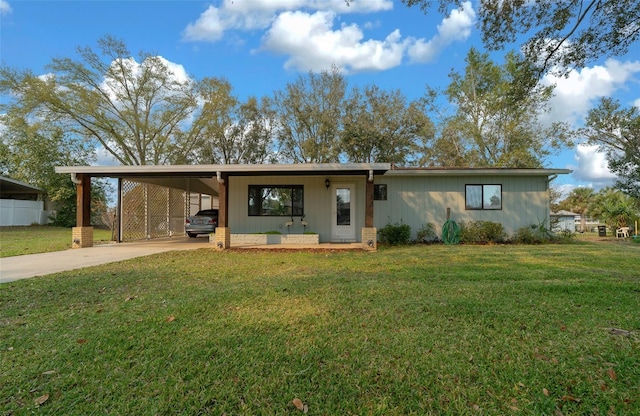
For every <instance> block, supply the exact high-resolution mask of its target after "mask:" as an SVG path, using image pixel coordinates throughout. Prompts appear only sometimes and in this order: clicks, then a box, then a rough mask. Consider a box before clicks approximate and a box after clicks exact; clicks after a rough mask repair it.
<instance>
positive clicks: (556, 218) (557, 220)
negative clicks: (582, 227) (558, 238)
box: [551, 210, 580, 233]
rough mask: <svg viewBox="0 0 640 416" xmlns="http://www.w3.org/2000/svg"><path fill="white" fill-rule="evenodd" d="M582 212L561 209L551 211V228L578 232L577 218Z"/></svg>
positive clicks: (556, 230)
mask: <svg viewBox="0 0 640 416" xmlns="http://www.w3.org/2000/svg"><path fill="white" fill-rule="evenodd" d="M579 216H580V214H576V213H575V212H571V211H565V210H560V211H558V212H552V213H551V230H552V231H555V232H558V231H569V232H572V233H575V232H576V218H578V217H579Z"/></svg>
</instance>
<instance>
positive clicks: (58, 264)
mask: <svg viewBox="0 0 640 416" xmlns="http://www.w3.org/2000/svg"><path fill="white" fill-rule="evenodd" d="M199 248H211V249H213V244H211V243H209V238H208V237H206V238H205V237H199V238H188V237H174V238H163V239H158V240H149V241H137V242H130V243H120V244H105V245H98V246H94V247H88V248H78V249H69V250H64V251H55V252H51V253H40V254H27V255H24V256H15V257H4V258H0V283H7V282H13V281H14V280H20V279H26V278H29V277H35V276H44V275H47V274H51V273H58V272H63V271H67V270H75V269H81V268H83V267H90V266H97V265H100V264H106V263H113V262H117V261H122V260H128V259H132V258H135V257H143V256H149V255H151V254H156V253H162V252H165V251H174V250H195V249H199Z"/></svg>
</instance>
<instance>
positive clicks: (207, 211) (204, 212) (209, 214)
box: [196, 209, 218, 217]
mask: <svg viewBox="0 0 640 416" xmlns="http://www.w3.org/2000/svg"><path fill="white" fill-rule="evenodd" d="M217 215H218V210H217V209H203V210H202V211H198V213H197V214H196V217H197V216H206V217H215V216H217Z"/></svg>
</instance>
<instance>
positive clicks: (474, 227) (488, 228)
mask: <svg viewBox="0 0 640 416" xmlns="http://www.w3.org/2000/svg"><path fill="white" fill-rule="evenodd" d="M506 239H507V233H506V232H505V231H504V227H503V226H502V224H500V223H497V222H491V221H469V222H466V223H465V222H462V223H460V242H462V243H476V244H486V243H503V242H504V241H505V240H506Z"/></svg>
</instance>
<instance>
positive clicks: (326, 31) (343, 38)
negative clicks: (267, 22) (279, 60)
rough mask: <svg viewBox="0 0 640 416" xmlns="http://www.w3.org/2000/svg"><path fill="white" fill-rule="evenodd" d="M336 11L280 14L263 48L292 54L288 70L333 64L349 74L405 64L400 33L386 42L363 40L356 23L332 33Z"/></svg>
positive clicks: (312, 68) (390, 36) (389, 36)
mask: <svg viewBox="0 0 640 416" xmlns="http://www.w3.org/2000/svg"><path fill="white" fill-rule="evenodd" d="M334 19H335V14H334V13H333V12H316V13H313V14H308V13H305V12H300V11H295V12H284V13H281V14H280V15H279V16H278V18H277V19H276V21H275V22H274V23H273V25H272V26H271V28H270V29H269V31H268V32H267V34H266V35H265V37H264V45H263V46H264V48H265V49H268V50H270V51H273V52H276V53H282V54H286V55H289V56H290V58H289V59H288V60H287V61H286V63H285V67H286V68H295V69H298V70H301V71H321V70H325V69H328V68H329V67H330V66H331V65H332V64H335V65H337V66H338V67H341V68H345V69H346V70H348V71H365V70H384V69H388V68H392V67H394V66H397V65H399V64H400V62H401V61H402V57H403V54H404V49H405V45H404V43H403V41H402V39H401V38H402V37H401V35H400V31H398V30H395V31H393V32H392V33H391V34H389V35H388V36H387V38H386V39H384V40H382V41H379V40H371V39H370V40H364V34H363V32H362V30H361V29H360V28H359V27H358V26H357V25H355V24H351V25H347V24H343V25H342V26H341V27H340V28H339V29H337V30H333V21H334Z"/></svg>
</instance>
